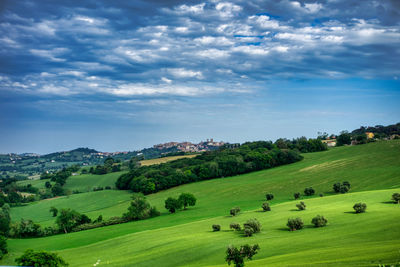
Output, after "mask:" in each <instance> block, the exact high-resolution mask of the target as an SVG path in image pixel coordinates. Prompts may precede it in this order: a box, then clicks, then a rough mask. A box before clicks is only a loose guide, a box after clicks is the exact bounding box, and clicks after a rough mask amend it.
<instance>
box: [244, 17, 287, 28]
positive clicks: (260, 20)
mask: <svg viewBox="0 0 400 267" xmlns="http://www.w3.org/2000/svg"><path fill="white" fill-rule="evenodd" d="M249 21H250V22H251V23H255V24H256V25H258V26H259V27H261V28H263V29H279V28H287V27H282V26H280V25H279V22H278V21H277V20H271V18H270V17H269V16H265V15H261V16H250V17H249Z"/></svg>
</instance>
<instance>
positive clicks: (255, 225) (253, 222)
mask: <svg viewBox="0 0 400 267" xmlns="http://www.w3.org/2000/svg"><path fill="white" fill-rule="evenodd" d="M243 227H244V229H246V228H251V229H252V230H253V233H259V232H260V231H261V224H260V222H259V221H258V220H257V219H250V220H248V221H247V222H246V223H244V224H243Z"/></svg>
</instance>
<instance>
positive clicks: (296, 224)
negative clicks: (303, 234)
mask: <svg viewBox="0 0 400 267" xmlns="http://www.w3.org/2000/svg"><path fill="white" fill-rule="evenodd" d="M286 225H287V226H288V227H289V231H296V230H300V229H302V228H303V226H304V223H303V220H302V219H301V218H296V219H288V222H287V224H286Z"/></svg>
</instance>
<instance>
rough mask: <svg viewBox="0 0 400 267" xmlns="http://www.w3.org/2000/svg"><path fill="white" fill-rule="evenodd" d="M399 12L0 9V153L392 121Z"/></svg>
mask: <svg viewBox="0 0 400 267" xmlns="http://www.w3.org/2000/svg"><path fill="white" fill-rule="evenodd" d="M399 66H400V2H399V1H397V0H391V1H390V0H385V1H383V0H382V1H358V0H312V1H292V0H280V1H277V0H248V1H244V0H243V1H240V0H238V1H216V0H211V1H204V2H203V1H151V0H150V1H122V0H121V1H105V0H104V1H99V0H96V1H94V0H93V1H50V0H37V1H32V0H29V1H28V0H21V1H11V0H10V1H8V0H3V1H1V2H0V153H7V152H18V153H19V152H38V153H48V152H53V151H59V150H69V149H73V148H76V147H80V146H84V147H91V148H95V149H98V150H101V151H121V150H124V151H125V150H135V149H141V148H144V147H149V146H152V145H153V144H156V143H161V142H167V141H185V140H186V141H193V142H198V141H200V140H205V139H207V138H214V139H216V140H224V141H228V142H244V141H251V140H275V139H276V138H279V137H286V138H293V137H299V136H303V135H304V136H307V137H315V136H316V135H317V132H319V131H326V132H329V133H338V132H340V131H341V130H346V129H347V130H352V129H355V128H358V127H359V126H361V125H365V126H366V125H377V124H383V125H387V124H392V123H396V122H399V121H400V105H399V103H400V67H399Z"/></svg>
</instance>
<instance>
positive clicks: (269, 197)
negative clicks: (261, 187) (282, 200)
mask: <svg viewBox="0 0 400 267" xmlns="http://www.w3.org/2000/svg"><path fill="white" fill-rule="evenodd" d="M265 197H266V198H267V200H268V201H269V200H273V199H274V195H273V194H270V193H268V194H266V195H265Z"/></svg>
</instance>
